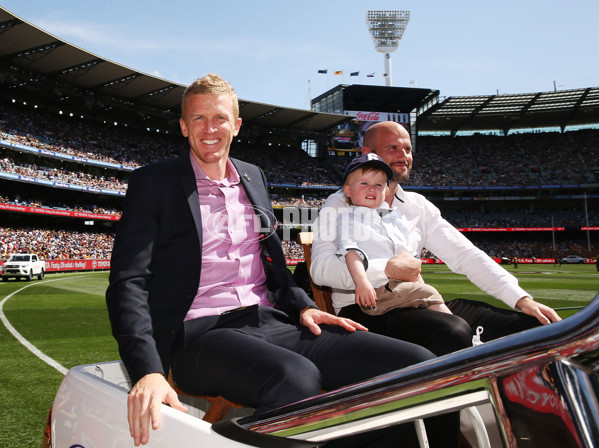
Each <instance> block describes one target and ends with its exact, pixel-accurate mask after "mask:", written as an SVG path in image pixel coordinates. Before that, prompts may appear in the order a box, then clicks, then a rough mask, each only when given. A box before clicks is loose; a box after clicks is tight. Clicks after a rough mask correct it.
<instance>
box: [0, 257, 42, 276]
mask: <svg viewBox="0 0 599 448" xmlns="http://www.w3.org/2000/svg"><path fill="white" fill-rule="evenodd" d="M45 271H46V262H45V261H43V260H40V259H39V257H38V256H37V254H11V256H10V257H9V258H8V260H6V263H4V264H3V265H2V266H1V267H0V275H1V276H2V281H7V280H8V279H9V278H11V277H14V278H15V279H16V280H19V279H21V278H24V279H26V280H27V281H31V280H33V277H34V276H37V278H38V279H39V280H42V279H43V278H44V273H45Z"/></svg>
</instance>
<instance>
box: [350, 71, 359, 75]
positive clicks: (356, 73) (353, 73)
mask: <svg viewBox="0 0 599 448" xmlns="http://www.w3.org/2000/svg"><path fill="white" fill-rule="evenodd" d="M359 74H360V72H351V73H350V74H349V76H358V75H359Z"/></svg>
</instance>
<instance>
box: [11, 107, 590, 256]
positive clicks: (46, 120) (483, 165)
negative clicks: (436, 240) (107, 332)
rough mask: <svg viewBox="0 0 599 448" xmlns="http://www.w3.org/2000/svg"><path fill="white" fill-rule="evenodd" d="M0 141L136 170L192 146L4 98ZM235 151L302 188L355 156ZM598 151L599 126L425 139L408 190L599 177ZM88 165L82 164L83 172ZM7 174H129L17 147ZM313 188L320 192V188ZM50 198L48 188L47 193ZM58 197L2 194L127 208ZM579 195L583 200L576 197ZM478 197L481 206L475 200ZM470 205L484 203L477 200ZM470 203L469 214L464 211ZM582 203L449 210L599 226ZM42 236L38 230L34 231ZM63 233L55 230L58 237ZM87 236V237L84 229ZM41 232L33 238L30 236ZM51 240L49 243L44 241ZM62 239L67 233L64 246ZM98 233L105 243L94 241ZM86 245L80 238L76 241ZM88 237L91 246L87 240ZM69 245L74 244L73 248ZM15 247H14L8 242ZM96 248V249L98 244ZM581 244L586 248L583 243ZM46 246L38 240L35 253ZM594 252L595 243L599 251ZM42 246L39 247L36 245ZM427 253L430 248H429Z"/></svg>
mask: <svg viewBox="0 0 599 448" xmlns="http://www.w3.org/2000/svg"><path fill="white" fill-rule="evenodd" d="M0 139H2V140H8V141H11V142H14V143H20V144H23V145H26V146H30V147H34V148H42V149H47V150H49V151H54V152H59V153H64V154H68V155H73V156H78V157H82V158H89V159H95V160H101V161H104V162H109V163H116V164H121V165H124V166H128V167H132V168H136V167H139V166H143V165H145V164H148V163H152V162H154V161H158V160H162V159H164V158H167V157H171V156H174V155H176V154H179V153H182V152H184V151H185V150H186V142H185V140H184V139H183V138H182V137H181V136H180V135H169V134H167V133H160V132H156V131H154V132H149V131H148V132H139V131H134V130H131V129H127V128H126V127H124V126H117V125H114V124H102V123H96V122H92V121H89V120H85V119H81V118H80V117H70V116H68V117H67V116H64V115H58V114H55V115H51V114H48V113H44V112H42V111H41V110H38V109H34V108H32V107H28V106H21V105H16V104H4V105H0ZM231 156H232V157H236V158H239V159H242V160H246V161H248V162H251V163H255V164H257V165H258V166H260V167H261V168H262V169H263V170H264V172H265V175H266V178H267V180H268V182H269V183H270V184H273V185H285V186H289V185H296V186H304V187H307V186H328V187H335V186H339V184H340V181H339V177H338V173H340V172H341V173H342V172H343V171H344V169H345V166H346V165H347V163H348V162H349V159H348V158H337V159H336V160H335V158H333V159H332V160H329V161H327V163H329V164H330V163H333V164H334V163H335V162H337V168H336V169H335V170H334V171H336V173H337V174H335V173H334V172H332V170H330V169H327V168H325V167H324V166H325V165H323V164H322V163H321V161H318V160H316V159H313V158H311V157H310V156H308V155H307V154H306V153H305V152H304V151H303V150H302V149H301V148H299V147H294V146H292V145H286V146H270V145H266V146H264V147H261V146H256V145H254V144H250V143H248V142H244V141H243V140H242V139H239V140H238V141H236V142H234V143H233V145H232V149H231ZM598 157H599V131H598V130H585V131H576V132H567V133H563V134H561V133H535V134H513V135H509V136H503V137H502V136H493V135H474V136H468V137H432V136H419V137H418V140H417V145H416V149H415V152H414V171H413V173H412V176H411V179H410V181H409V183H408V184H407V185H406V187H407V188H408V189H409V187H410V186H431V187H438V186H442V187H452V186H468V187H480V186H484V187H488V186H542V185H576V184H587V183H591V184H599V179H598V178H597V174H596V173H595V172H594V169H593V167H596V165H597V162H596V160H598ZM78 167H81V169H78ZM0 171H2V172H6V173H11V174H19V175H24V176H28V177H33V178H38V179H44V180H49V181H57V182H63V183H72V184H77V185H82V186H88V187H94V188H103V189H110V190H115V191H125V190H126V187H127V182H126V173H124V172H122V171H117V170H110V169H106V170H103V169H99V168H97V167H95V166H89V165H88V166H85V165H82V164H75V163H66V162H63V161H60V160H56V159H49V158H44V157H42V156H41V155H31V154H20V153H19V152H17V151H14V150H9V149H0ZM282 189H283V188H279V190H278V191H279V192H277V193H273V194H272V199H273V206H274V207H275V209H277V208H282V207H311V208H320V207H321V206H322V204H323V203H324V200H325V198H326V196H327V195H328V194H330V193H331V191H332V189H330V188H329V189H324V190H322V191H317V190H316V189H314V190H293V189H292V188H291V189H290V190H289V191H290V193H289V194H281V193H280V190H282ZM315 191H316V193H314V192H315ZM43 196H46V195H43ZM57 197H60V195H56V194H51V193H50V194H48V195H47V197H42V198H40V197H36V198H33V197H28V196H27V195H17V194H14V193H12V194H7V193H6V192H1V191H0V203H12V204H18V205H29V206H34V207H47V208H56V209H61V210H72V211H82V212H88V213H101V214H114V215H118V214H120V211H119V210H118V209H117V208H110V207H101V206H97V205H94V204H93V199H90V200H88V202H90V203H83V204H82V203H80V202H85V201H69V202H64V201H57V200H56V199H57ZM579 202H580V201H579ZM473 204H474V203H473ZM473 209H480V207H476V206H474V207H473ZM465 210H466V211H465ZM584 212H585V210H584V208H583V207H582V205H581V204H579V205H577V206H576V208H572V207H571V206H569V205H564V207H563V208H558V209H555V210H538V209H535V210H533V209H532V208H526V206H523V208H522V209H517V208H515V207H513V206H511V207H508V208H506V209H503V210H501V209H497V208H495V209H493V210H490V211H486V212H483V211H482V209H481V211H476V210H475V211H473V210H472V209H463V208H462V209H456V210H445V209H444V211H443V213H444V216H445V217H446V218H447V219H448V220H449V221H450V222H451V223H452V224H454V225H455V226H456V227H547V226H561V227H570V228H579V227H581V226H583V225H585V223H586V221H585V220H586V219H587V218H588V219H589V223H590V225H591V226H592V225H593V223H595V225H596V224H597V223H599V211H597V210H593V209H591V210H588V214H587V216H585V214H584ZM3 230H4V232H3V234H2V237H3V240H2V243H3V246H2V250H3V253H5V251H7V250H9V247H10V248H11V249H10V250H12V249H15V248H16V249H17V250H19V251H23V250H22V249H23V248H24V247H26V246H28V244H30V243H32V242H35V244H36V245H37V244H44V249H43V255H44V256H45V257H46V258H56V257H62V256H66V255H68V256H69V257H71V258H72V257H75V258H77V257H80V258H90V257H98V258H107V257H109V255H110V248H111V245H112V237H111V236H110V235H108V234H96V233H93V232H91V233H86V234H78V233H77V232H71V231H59V230H50V229H46V230H40V229H37V230H35V231H31V232H29V231H23V230H19V229H12V230H9V231H8V232H12V233H13V234H14V237H15V238H16V237H17V235H18V238H19V239H18V241H11V242H10V243H7V242H6V236H7V235H6V233H5V232H6V229H3ZM33 235H35V237H34V236H33ZM57 235H58V236H57ZM81 235H84V236H81ZM30 237H31V238H35V239H33V240H31V239H30ZM46 237H47V239H48V241H49V242H46ZM57 239H62V240H64V241H63V242H62V243H61V244H62V246H61V247H59V248H58V249H57V246H59V245H58V244H57V242H56V240H57ZM96 240H98V241H97V242H96ZM81 242H83V244H79V243H81ZM87 242H89V243H87ZM70 243H72V244H73V247H69V244H70ZM8 244H11V246H8ZM560 244H561V245H562V246H563V247H562V246H560V247H559V249H558V251H559V252H561V253H564V254H565V253H577V252H578V253H586V251H587V250H586V249H585V247H583V246H584V245H580V244H578V243H573V242H571V241H570V242H565V243H560ZM96 245H97V246H98V247H97V248H96V247H92V246H96ZM477 245H479V246H481V248H483V249H484V250H487V251H489V253H491V254H493V255H496V256H506V255H508V254H509V255H517V256H520V257H527V256H537V257H550V256H552V255H553V252H554V251H553V247H552V245H551V244H548V243H547V242H546V241H543V242H537V241H530V240H528V239H526V238H517V239H515V240H513V241H509V238H505V241H501V242H497V241H496V239H488V240H484V238H480V241H479V240H477ZM578 246H581V247H578ZM285 248H286V251H287V254H288V256H289V257H290V258H302V257H303V250H302V249H301V247H300V246H299V245H297V244H296V243H295V242H286V243H285ZM34 249H39V248H38V247H34V248H31V247H30V248H29V250H34ZM593 250H594V249H593ZM35 251H36V252H41V251H40V250H35ZM423 255H424V254H423Z"/></svg>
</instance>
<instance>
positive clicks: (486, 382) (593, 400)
mask: <svg viewBox="0 0 599 448" xmlns="http://www.w3.org/2000/svg"><path fill="white" fill-rule="evenodd" d="M598 372H599V296H597V297H596V298H595V300H594V301H593V302H592V303H591V304H589V305H588V306H587V307H585V308H584V309H582V310H580V311H579V312H578V313H576V314H575V315H573V316H571V317H569V318H567V319H564V320H563V321H561V322H557V323H554V324H551V325H545V326H541V327H538V328H534V329H532V330H528V331H525V332H522V333H519V334H515V335H512V336H509V337H504V338H500V339H497V340H495V341H492V342H488V343H486V344H482V345H479V346H476V347H472V348H469V349H464V350H460V351H457V352H455V353H451V354H449V355H445V356H442V357H439V358H437V359H433V360H430V361H426V362H424V363H420V364H417V365H414V366H411V367H408V368H405V369H402V370H399V371H396V372H391V373H389V374H387V375H383V376H380V377H377V378H373V379H372V380H369V381H365V382H363V383H360V384H356V385H354V386H349V387H346V388H343V389H339V390H336V391H331V392H328V393H325V394H322V395H319V396H316V397H313V398H310V399H307V400H303V401H301V402H298V403H294V404H291V405H289V406H285V407H283V408H280V409H277V410H274V411H269V412H266V413H264V414H261V415H260V416H253V415H251V413H252V411H251V409H239V410H238V411H239V412H241V416H239V415H238V416H234V415H227V416H226V417H225V420H222V421H220V422H217V423H214V424H212V425H211V424H209V423H207V422H205V421H203V420H201V417H202V415H203V414H204V412H205V410H203V409H205V407H203V405H202V404H201V403H200V401H203V400H200V399H199V398H190V399H189V400H190V401H186V400H185V398H189V397H184V396H182V398H183V399H184V401H186V403H187V404H188V405H189V407H190V413H189V414H184V413H182V412H179V411H176V410H173V409H171V408H169V407H167V406H163V407H162V415H163V420H162V424H161V426H160V428H159V429H158V430H156V431H152V432H151V434H150V442H149V443H148V445H146V446H147V447H148V448H151V447H161V448H169V447H173V448H187V447H194V448H197V447H206V448H208V447H209V448H220V447H223V448H225V447H231V448H233V447H245V446H255V447H276V448H287V447H289V448H299V447H316V446H322V445H323V444H324V443H325V442H326V441H327V440H331V439H334V438H337V437H342V436H346V435H350V434H354V433H357V432H364V431H371V430H374V429H378V428H382V427H386V426H390V425H394V424H398V423H408V422H414V423H415V424H416V427H417V428H419V427H421V420H420V419H423V418H426V417H428V416H433V415H438V414H441V413H447V412H454V411H456V410H462V411H464V412H463V415H464V414H467V415H470V417H471V421H472V424H471V426H470V428H466V437H467V438H468V440H469V441H470V443H471V444H472V443H475V445H474V446H478V447H510V448H512V447H542V448H545V447H548V446H577V447H593V446H599V399H598V398H599V374H598ZM129 387H130V384H129V380H128V377H127V374H126V372H125V370H124V368H123V366H122V364H121V363H120V362H117V361H114V362H109V363H101V364H97V365H85V366H78V367H74V368H73V369H71V370H70V371H69V372H68V374H67V375H66V377H65V379H64V381H63V382H62V384H61V386H60V388H59V390H58V393H57V395H56V398H55V400H54V404H53V406H52V409H51V412H50V413H49V418H48V425H47V429H46V438H45V439H46V440H45V442H44V445H43V446H44V447H53V448H62V447H77V448H93V447H119V448H120V447H127V446H133V441H132V439H131V437H130V435H129V429H128V424H127V416H126V412H127V411H126V408H127V392H128V390H129ZM194 400H195V401H196V402H194ZM478 410H480V412H478ZM481 414H482V415H483V416H484V417H485V418H481V417H480V415H481ZM243 415H245V416H243ZM463 431H464V430H463ZM423 434H424V433H423ZM472 439H474V440H472ZM423 440H424V439H423ZM422 446H425V444H424V442H422Z"/></svg>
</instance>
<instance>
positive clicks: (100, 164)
mask: <svg viewBox="0 0 599 448" xmlns="http://www.w3.org/2000/svg"><path fill="white" fill-rule="evenodd" d="M0 24H5V25H6V26H5V27H4V32H3V33H0V56H2V57H3V58H1V59H0V86H1V87H2V88H1V89H0V219H1V222H2V224H1V226H0V250H1V251H2V254H1V255H2V256H5V255H6V254H7V253H9V252H10V251H23V252H24V251H36V252H39V253H40V254H41V255H42V256H45V257H48V258H56V257H71V258H72V257H79V258H84V259H91V258H95V257H101V258H109V257H110V249H111V244H112V237H113V233H114V228H115V225H116V223H117V222H118V216H119V214H120V209H121V207H122V200H123V195H124V192H125V191H126V188H127V178H128V175H129V173H130V172H131V171H132V170H134V169H136V168H137V167H139V166H143V165H146V164H148V163H152V162H154V161H157V160H161V159H164V158H166V157H171V156H175V155H178V154H180V153H182V152H184V151H186V142H185V140H184V139H183V138H182V137H181V136H180V133H179V131H178V103H179V98H180V95H181V93H182V90H183V88H184V86H181V85H177V84H173V83H169V82H168V81H164V80H160V79H158V78H153V77H151V76H149V75H144V74H141V73H138V72H136V71H134V70H131V69H127V68H126V67H123V66H120V65H116V64H113V63H111V62H109V61H104V60H101V59H98V57H97V56H96V55H91V54H90V53H87V52H85V51H84V50H81V49H79V48H76V47H72V46H70V45H69V44H68V43H65V42H59V41H57V39H56V38H55V37H54V36H51V35H49V34H46V33H45V32H43V30H40V29H39V28H37V27H34V26H32V25H30V24H28V23H27V22H24V21H22V20H20V19H18V18H15V17H14V16H12V15H11V14H10V13H9V12H8V11H6V10H4V9H3V8H0ZM16 29H18V30H19V34H18V35H19V39H14V38H13V37H11V36H14V34H12V33H13V31H14V30H16ZM57 42H58V43H60V45H58V44H57ZM57 48H68V49H69V51H70V55H71V56H70V57H71V59H68V60H67V59H65V58H64V56H62V53H61V52H60V51H56V49H57ZM42 59H43V63H37V62H38V61H40V60H42ZM74 59H77V60H78V61H79V62H78V63H75V62H73V60H74ZM89 61H96V62H94V63H93V64H90V63H89ZM98 61H100V62H99V63H98ZM73 64H75V65H73ZM355 87H356V89H355V90H356V92H361V93H363V94H364V95H365V96H370V97H372V96H373V95H371V94H372V93H376V95H379V96H380V97H381V98H382V99H383V100H384V99H385V98H387V94H386V92H387V91H386V90H385V89H384V88H382V87H376V88H375V87H372V88H371V89H369V88H368V87H367V86H355ZM350 88H351V86H350ZM411 90H412V89H399V91H400V92H401V93H402V94H405V95H409V94H410V91H411ZM420 90H422V89H420ZM528 97H530V98H535V99H540V98H550V99H551V98H553V99H552V100H551V101H548V102H547V103H546V104H548V106H547V108H546V109H542V107H541V106H539V107H536V105H535V107H536V108H535V113H534V114H533V113H532V112H531V110H526V109H523V111H522V112H521V113H520V118H521V121H522V122H523V123H524V124H530V127H531V128H534V129H533V131H532V132H528V133H523V132H522V133H510V134H507V135H505V134H506V133H505V131H506V130H507V129H509V127H510V126H512V125H513V123H514V120H515V118H514V117H513V116H511V117H508V118H506V116H505V115H493V114H492V113H487V111H486V110H485V113H480V111H482V110H484V109H480V108H479V106H477V105H480V104H488V105H490V104H494V103H501V102H502V101H503V100H505V101H507V100H510V101H512V100H513V101H520V102H522V104H531V103H530V101H531V100H530V99H528V100H527V98H528ZM562 97H563V98H566V97H568V98H579V101H577V102H576V103H575V104H576V107H577V108H578V109H576V110H573V111H565V112H562V113H561V114H558V113H556V110H558V109H559V107H561V105H560V104H559V101H565V100H561V99H560V98H562ZM597 98H599V89H597V88H588V89H579V90H577V91H569V92H567V94H566V92H564V93H563V94H562V93H560V92H553V93H551V92H550V93H534V94H530V95H516V96H509V95H505V96H503V95H497V96H493V97H492V98H482V99H481V98H480V97H471V98H470V97H459V98H448V99H447V100H446V101H444V102H443V103H441V104H438V105H437V106H435V107H432V108H429V109H425V108H423V109H422V110H420V109H419V110H418V113H417V116H416V122H415V129H418V130H419V131H421V130H424V131H428V132H427V135H424V132H422V134H419V135H418V136H417V145H416V150H415V154H414V155H415V157H414V172H413V175H412V179H411V180H410V183H409V185H406V187H405V188H406V189H408V190H409V189H412V190H414V191H418V192H421V193H423V194H425V195H426V196H427V197H428V198H429V199H431V200H432V201H433V202H434V203H435V204H436V205H437V206H438V207H439V208H440V209H441V210H442V212H443V214H444V216H445V217H446V218H447V219H448V220H449V221H450V222H452V223H453V224H454V225H455V226H456V227H458V228H460V229H461V230H462V231H464V232H467V236H468V237H469V238H470V239H472V240H473V241H474V242H475V244H477V245H478V246H480V247H481V248H483V249H484V250H486V251H487V252H489V253H490V254H492V255H494V256H496V257H497V258H502V257H513V256H518V257H519V258H526V257H535V258H549V257H552V256H554V255H555V254H556V253H559V254H562V255H563V256H565V255H568V254H578V255H583V256H587V257H593V256H595V255H596V254H597V253H599V241H598V236H599V233H598V232H597V229H599V164H598V163H597V160H598V156H599V130H597V129H586V130H576V131H574V130H568V132H564V131H565V128H566V126H565V123H567V122H568V120H570V121H572V120H573V119H578V120H579V124H594V125H595V127H599V116H597V114H596V113H594V112H592V110H591V109H590V108H589V109H585V110H579V109H580V107H581V106H584V105H585V104H587V103H588V104H591V103H592V102H593V101H595V102H596V101H597ZM526 101H528V103H526ZM556 102H557V103H556ZM455 104H460V105H461V106H460V107H463V104H472V105H473V106H472V108H471V109H470V110H469V111H468V112H467V114H468V115H465V116H460V115H459V113H461V112H459V113H457V112H456V110H457V109H456V108H455V106H454V105H455ZM556 104H557V106H556ZM564 104H566V103H565V102H564ZM558 106H559V107H558ZM523 107H526V106H523ZM452 108H453V109H452ZM530 109H532V108H530ZM240 111H241V114H242V118H243V120H244V126H243V127H242V132H241V133H240V135H239V136H238V139H237V141H235V142H234V144H233V146H232V153H231V155H232V156H233V157H237V158H240V159H243V160H246V161H248V162H252V163H255V164H257V165H259V166H260V167H261V168H262V169H263V170H264V172H265V174H266V177H267V179H268V181H269V188H270V190H271V197H272V199H273V206H274V208H275V214H276V216H277V218H278V219H279V221H280V222H281V223H283V225H282V226H280V230H287V231H288V232H287V233H288V234H289V238H286V242H285V248H286V251H287V254H288V258H289V259H290V260H298V259H301V257H302V249H301V247H300V246H298V244H297V243H295V240H296V238H295V237H296V235H297V233H299V232H300V231H302V230H309V229H306V228H305V227H306V226H305V225H299V224H306V223H299V224H298V223H295V224H293V223H291V224H289V223H286V222H285V217H286V216H287V215H289V214H290V213H291V212H292V211H295V210H304V209H305V210H317V209H318V208H319V207H320V206H321V205H322V203H323V201H324V199H325V198H326V197H327V196H328V194H330V193H331V192H333V191H335V189H337V188H338V187H339V184H340V173H342V172H343V170H344V168H345V165H346V164H347V162H348V160H349V159H348V157H347V156H346V157H338V156H332V155H327V154H324V155H323V153H322V151H321V152H320V153H318V154H317V156H316V157H311V156H309V155H308V154H307V153H306V152H305V151H304V150H302V142H303V141H306V140H313V141H315V142H317V143H318V144H324V142H326V141H327V139H328V135H329V132H330V130H331V128H332V127H333V126H335V125H338V124H341V123H343V122H346V121H348V120H349V118H348V117H347V116H342V115H338V114H326V113H320V112H315V111H301V110H295V109H286V108H284V107H279V106H271V105H266V104H260V103H253V102H251V101H246V100H240ZM477 111H478V112H477ZM558 112H559V111H558ZM577 117H583V118H577ZM556 120H557V121H559V127H561V130H562V132H537V131H536V130H539V129H543V128H545V127H547V126H554V127H555V126H556ZM440 123H441V124H440ZM443 123H448V124H447V127H446V128H443V127H442V126H443V125H442V124H443ZM464 123H468V124H472V129H481V131H480V132H479V133H478V134H473V135H467V136H466V135H460V134H459V132H458V130H460V129H463V126H464ZM489 123H491V125H489V126H487V124H489ZM483 126H485V129H490V130H502V131H504V135H486V134H485V133H483V132H482V127H483ZM493 126H495V127H493ZM460 127H461V128H460ZM432 131H447V132H446V133H445V134H448V135H435V136H433V135H430V134H431V133H432ZM529 131H530V130H529ZM438 133H439V134H443V132H438ZM325 153H326V151H325ZM312 216H313V214H312ZM499 228H501V229H503V230H502V231H501V232H499V231H494V230H497V229H499ZM524 228H526V229H528V230H524ZM531 229H532V230H531ZM535 229H536V230H535ZM548 229H553V230H548ZM585 229H591V230H585ZM422 256H423V257H427V258H428V254H426V253H423V254H422Z"/></svg>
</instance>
